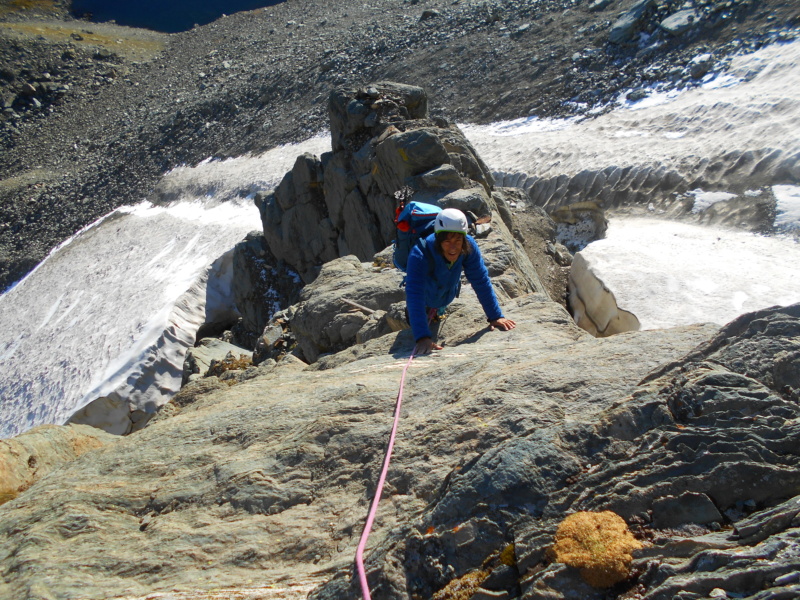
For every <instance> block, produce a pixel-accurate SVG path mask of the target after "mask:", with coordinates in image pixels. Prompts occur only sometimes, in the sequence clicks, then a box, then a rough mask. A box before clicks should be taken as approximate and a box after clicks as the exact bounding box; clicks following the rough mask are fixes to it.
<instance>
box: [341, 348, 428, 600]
mask: <svg viewBox="0 0 800 600" xmlns="http://www.w3.org/2000/svg"><path fill="white" fill-rule="evenodd" d="M416 352H417V348H416V347H414V350H413V351H412V352H411V356H409V357H408V362H407V363H406V366H405V367H403V375H402V376H401V377H400V391H398V392H397V404H396V405H395V408H394V425H392V433H391V435H390V436H389V446H388V448H386V456H385V457H384V458H383V469H382V470H381V476H380V478H379V479H378V488H377V490H376V491H375V497H374V498H373V499H372V506H370V509H369V514H368V515H367V522H366V524H365V525H364V531H363V532H361V540H360V541H359V542H358V549H357V550H356V567H357V568H358V579H359V581H360V583H361V593H362V594H363V598H364V600H371V596H370V595H369V584H367V573H366V571H365V570H364V548H366V546H367V538H369V534H370V532H371V531H372V523H373V521H374V520H375V514H376V513H377V512H378V502H380V501H381V492H383V484H384V483H385V482H386V473H387V472H388V471H389V461H390V460H391V458H392V448H393V447H394V438H395V436H396V435H397V424H398V423H399V422H400V407H401V406H402V405H403V388H404V387H405V385H406V372H407V371H408V367H410V366H411V361H412V360H414V354H415V353H416Z"/></svg>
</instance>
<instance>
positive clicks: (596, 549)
mask: <svg viewBox="0 0 800 600" xmlns="http://www.w3.org/2000/svg"><path fill="white" fill-rule="evenodd" d="M641 547H642V543H641V542H640V541H638V540H637V539H636V538H634V537H633V534H632V533H631V532H630V530H629V529H628V525H627V524H626V523H625V521H624V520H623V519H622V517H620V516H619V515H617V514H615V513H613V512H611V511H603V512H586V511H582V512H577V513H573V514H571V515H569V516H568V517H567V518H566V519H564V520H563V521H562V522H561V524H560V525H559V526H558V531H557V532H556V536H555V543H554V544H553V547H552V548H551V553H550V554H551V557H552V559H553V560H554V561H556V562H562V563H565V564H567V565H569V566H571V567H576V568H578V569H580V571H581V576H582V577H583V578H584V580H585V581H586V583H588V584H589V585H592V586H595V587H599V588H607V587H611V586H612V585H614V584H616V583H619V582H620V581H623V580H625V579H626V578H627V577H628V575H629V574H630V566H631V562H632V560H633V557H632V556H631V552H632V551H633V550H638V549H639V548H641Z"/></svg>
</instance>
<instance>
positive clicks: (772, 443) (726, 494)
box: [312, 305, 800, 600]
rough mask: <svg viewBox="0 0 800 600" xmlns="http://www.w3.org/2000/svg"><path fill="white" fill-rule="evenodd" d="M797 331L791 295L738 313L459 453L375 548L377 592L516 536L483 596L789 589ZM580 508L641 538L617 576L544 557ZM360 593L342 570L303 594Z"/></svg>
mask: <svg viewBox="0 0 800 600" xmlns="http://www.w3.org/2000/svg"><path fill="white" fill-rule="evenodd" d="M799 328H800V305H794V306H791V307H788V308H785V309H781V308H775V309H770V310H764V311H759V312H757V313H753V314H750V315H745V316H743V317H741V318H739V319H737V320H736V321H734V322H733V323H731V324H730V325H728V326H726V327H724V328H723V329H722V330H721V331H720V332H719V333H718V334H717V335H716V336H714V337H713V338H712V339H711V340H709V341H708V342H706V343H704V344H702V345H701V346H699V347H698V348H697V349H696V350H694V351H693V352H691V353H689V354H688V355H687V356H685V357H683V358H682V359H681V360H680V361H675V362H673V363H671V364H669V365H666V366H665V367H662V368H661V369H658V370H656V371H654V372H653V373H651V374H650V375H649V376H647V377H646V378H644V379H643V380H642V382H641V383H640V384H639V386H638V387H636V388H635V389H633V390H631V392H632V393H630V394H629V395H627V396H626V397H625V398H620V400H619V401H617V402H615V403H612V405H611V406H609V407H608V408H607V409H605V410H604V411H601V412H600V413H599V414H597V415H595V416H593V417H592V418H590V419H587V420H582V422H579V421H577V420H576V421H575V422H573V423H569V424H567V423H565V424H562V425H559V426H557V427H555V428H551V429H549V430H548V431H546V432H545V431H543V430H537V431H535V432H531V433H529V434H525V435H520V436H512V437H511V438H510V439H508V440H507V441H506V442H503V443H501V444H499V445H498V446H496V447H494V448H493V449H492V450H489V451H488V452H485V453H482V454H481V455H479V456H476V457H474V458H472V459H471V460H470V459H465V460H464V461H463V462H462V466H461V468H460V469H457V470H456V471H454V472H453V473H452V474H451V476H450V477H449V479H448V481H447V482H445V484H444V485H443V487H442V489H441V490H440V491H439V492H438V494H437V496H436V497H435V498H434V499H432V500H431V501H430V503H429V504H428V505H427V507H426V508H425V510H423V511H422V512H421V514H420V516H418V517H417V518H416V519H414V521H413V523H411V524H410V525H409V526H408V527H406V528H403V529H401V530H398V531H396V532H393V533H392V534H390V535H389V536H388V537H387V538H386V539H384V540H383V542H382V543H381V544H380V546H379V547H378V548H376V550H375V551H374V553H373V555H372V560H371V561H370V562H369V565H370V583H371V585H372V586H373V589H375V590H381V591H382V592H384V597H387V598H408V597H413V596H414V595H415V594H421V595H423V596H425V595H427V594H430V593H431V592H432V591H435V590H436V589H438V588H440V587H443V586H444V584H445V583H446V582H447V581H449V580H452V579H454V578H457V577H461V576H463V575H464V574H465V573H468V572H471V571H477V570H478V569H481V568H482V566H483V565H485V564H486V563H485V562H484V561H487V559H488V558H489V557H490V556H491V555H492V554H493V553H496V552H498V551H499V550H500V549H502V548H503V547H504V546H505V545H506V544H509V543H513V545H514V552H515V557H516V560H515V562H514V573H515V577H513V578H511V580H509V579H506V580H505V581H506V583H505V584H504V585H501V586H493V585H490V584H487V587H488V588H489V594H492V593H494V594H499V595H498V596H497V597H503V598H514V597H520V598H524V599H530V600H533V599H535V598H542V597H547V598H564V599H566V598H577V597H580V598H584V599H597V600H600V599H601V598H607V597H608V594H609V593H611V594H612V597H619V596H625V595H626V594H633V593H635V594H636V595H637V596H636V597H640V598H647V599H648V600H650V599H667V598H674V597H675V596H676V594H678V595H680V594H683V595H681V596H680V597H709V596H711V597H756V596H753V594H756V593H758V596H757V597H760V598H761V597H763V598H784V597H792V596H793V595H795V594H796V592H797V583H798V580H797V578H796V572H797V569H798V567H799V566H800V553H798V549H797V544H796V543H795V542H794V541H793V540H795V539H796V537H797V535H798V534H800V523H798V521H797V515H798V501H797V499H798V498H799V497H800V496H799V495H798V494H800V477H799V476H798V472H800V471H798V466H800V452H798V444H797V441H798V434H799V433H800V431H799V430H798V427H797V423H798V421H799V420H800V405H798V399H800V396H799V395H798V390H797V389H796V388H793V387H791V386H784V385H782V382H783V381H784V380H783V379H780V383H778V384H777V385H776V380H775V376H776V373H778V372H780V373H783V372H784V370H783V369H782V368H781V367H780V366H779V365H782V364H785V363H787V362H791V363H792V364H795V365H796V360H797V356H798V351H800V346H798V342H797V335H798V333H800V329H799ZM638 335H641V334H638ZM629 336H630V334H629ZM623 337H626V336H617V338H618V339H619V338H623ZM628 339H629V340H631V341H632V340H633V339H636V337H635V336H630V337H628ZM780 377H782V375H781V376H780ZM579 511H592V512H602V511H611V512H613V513H615V514H617V515H619V516H621V517H622V518H623V519H625V521H626V522H627V523H629V524H631V525H633V526H634V529H635V531H636V532H637V536H638V537H639V539H640V540H643V541H645V547H644V548H642V549H641V550H634V552H633V564H632V573H633V574H632V576H631V577H630V579H628V581H627V582H625V583H624V584H618V585H617V586H616V587H615V588H613V589H612V590H607V589H604V588H603V587H602V586H598V585H597V584H595V585H596V586H597V587H595V586H592V585H590V584H588V583H586V581H585V580H584V579H583V577H582V576H581V572H580V570H579V569H577V568H574V567H570V566H568V565H565V564H562V563H560V562H558V561H557V560H555V561H554V559H553V556H552V555H551V554H549V553H548V551H549V549H550V547H551V546H552V544H553V541H554V536H555V533H556V529H557V526H558V525H559V523H560V522H561V520H562V519H563V518H564V515H567V514H570V513H572V512H579ZM477 547H482V548H483V550H482V551H476V548H477ZM487 581H490V580H489V579H487ZM356 591H357V583H355V582H353V580H352V579H350V577H349V575H348V574H347V573H341V575H340V577H339V578H338V579H336V580H334V581H333V582H331V583H330V584H329V585H327V586H326V587H324V588H323V589H321V590H319V591H318V592H317V593H315V594H313V595H312V597H313V598H320V599H321V598H345V597H348V594H353V593H355V592H356ZM686 594H692V595H691V596H685V595H686ZM492 597H494V596H492ZM625 597H628V596H625Z"/></svg>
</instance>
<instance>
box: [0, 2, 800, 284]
mask: <svg viewBox="0 0 800 600" xmlns="http://www.w3.org/2000/svg"><path fill="white" fill-rule="evenodd" d="M8 5H10V3H4V4H0V9H2V10H0V65H2V66H0V102H2V104H3V106H2V109H3V110H2V112H0V144H2V148H3V151H2V153H0V290H2V289H6V288H7V287H8V286H10V285H11V284H13V282H15V281H17V280H18V279H20V278H21V277H22V276H24V275H25V274H26V273H27V272H28V271H30V270H31V269H32V268H33V267H34V266H35V265H36V264H37V263H38V262H39V261H41V260H42V258H44V257H45V256H46V254H47V253H48V252H49V251H50V250H51V249H52V248H53V247H54V246H56V245H57V244H58V243H60V242H61V241H63V240H64V239H65V238H67V237H69V236H70V235H72V234H73V233H74V232H75V231H77V230H79V229H80V228H81V227H83V226H85V225H87V224H88V223H91V222H92V221H94V220H95V219H97V218H99V217H100V216H102V215H104V214H106V213H107V212H109V211H111V210H113V209H114V208H116V207H118V206H120V205H123V204H130V203H134V202H137V201H139V200H141V199H143V198H145V197H147V196H148V195H149V194H150V193H151V192H152V189H153V187H154V185H155V184H156V182H157V181H158V180H159V178H160V177H161V176H162V175H163V174H164V173H165V172H166V171H168V170H170V169H171V168H173V167H175V166H178V165H181V164H196V163H198V162H199V161H201V160H204V159H206V158H208V157H217V158H225V157H230V156H239V155H242V154H245V153H258V152H262V151H264V150H267V149H269V148H272V147H274V146H276V145H280V144H283V143H287V142H290V141H299V140H301V139H305V138H307V137H309V136H310V135H312V134H314V133H316V132H318V131H320V130H323V129H326V128H327V97H328V94H329V93H330V91H331V90H333V89H334V88H336V87H339V86H344V85H347V86H351V85H364V84H367V83H369V82H371V81H377V80H395V81H400V82H404V83H413V84H416V85H422V86H423V87H424V88H426V90H427V92H428V95H429V97H430V98H431V105H432V113H434V114H435V115H438V116H442V117H444V118H447V119H450V120H455V121H457V122H472V123H485V122H491V121H496V120H504V119H514V118H520V117H527V116H531V115H535V116H539V117H561V116H569V115H578V114H590V113H591V114H598V113H601V112H603V111H604V110H607V106H608V104H609V102H611V101H612V100H614V99H617V98H619V97H620V96H621V95H624V94H628V93H631V94H633V95H634V97H636V96H639V97H641V96H642V95H646V94H648V93H650V91H649V90H650V89H651V88H653V87H654V86H655V87H660V88H662V89H663V88H685V87H691V86H694V85H697V84H698V83H699V82H700V81H701V80H702V78H703V77H706V76H708V75H709V74H713V73H717V72H722V71H724V69H725V67H726V64H727V62H728V60H729V58H730V57H731V56H733V55H735V54H737V53H742V52H747V51H752V50H755V49H757V48H759V47H762V46H764V45H766V44H771V43H776V42H780V41H782V40H789V39H793V38H794V37H796V35H797V32H798V25H800V6H798V5H797V3H796V2H794V1H793V0H761V1H759V0H741V1H738V0H697V1H696V2H695V8H694V19H693V21H692V23H691V25H690V26H689V27H688V28H686V29H685V30H683V32H682V33H680V34H679V35H673V34H670V33H668V32H666V31H665V30H664V29H662V28H661V26H660V25H659V24H660V23H661V22H662V21H663V20H664V19H666V18H667V17H668V16H670V15H674V14H675V13H678V12H679V11H680V9H681V8H682V7H683V6H684V2H683V0H680V1H677V0H651V1H650V2H646V6H647V7H646V9H645V10H644V12H643V14H642V16H641V18H640V19H639V21H638V22H637V24H636V27H635V29H634V30H633V32H632V33H631V35H630V37H629V38H627V39H626V40H625V41H624V42H623V43H618V44H612V43H611V42H609V35H610V33H611V32H612V30H614V31H616V26H617V24H618V19H619V18H620V16H621V15H624V14H626V13H628V11H629V10H630V8H631V5H632V3H630V2H620V1H617V2H611V3H608V2H606V1H605V0H595V1H594V2H587V1H579V2H577V3H575V2H571V1H567V0H540V1H538V2H529V1H522V0H509V1H487V0H425V1H417V0H407V1H405V2H399V1H397V0H366V1H359V2H347V1H345V0H327V1H326V2H325V3H320V2H313V1H311V0H287V1H286V2H284V3H282V4H279V5H276V6H272V7H267V8H264V9H258V10H254V11H249V12H245V13H237V14H234V15H230V16H226V17H223V18H221V19H219V20H218V21H215V22H213V23H210V24H208V25H205V26H202V27H195V28H194V29H192V30H191V31H187V32H183V33H178V34H162V33H157V32H151V31H147V30H142V29H132V28H125V27H119V26H116V25H114V24H111V23H90V22H87V21H80V20H74V19H72V18H71V17H69V15H68V12H67V10H66V5H65V2H56V3H55V4H54V7H52V8H51V9H50V10H39V11H34V10H32V9H28V10H25V11H21V12H20V11H16V12H14V11H9V9H8ZM38 5H39V4H37V6H38Z"/></svg>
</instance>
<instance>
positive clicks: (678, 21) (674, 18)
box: [659, 8, 699, 36]
mask: <svg viewBox="0 0 800 600" xmlns="http://www.w3.org/2000/svg"><path fill="white" fill-rule="evenodd" d="M698 21H699V15H698V14H697V13H696V12H695V10H694V9H691V8H690V9H684V10H679V11H678V12H676V13H673V14H671V15H670V16H668V17H667V18H666V19H664V20H663V21H661V23H659V27H661V29H663V30H664V31H666V32H667V33H669V34H672V35H676V36H677V35H680V34H682V33H684V32H686V31H688V30H689V29H690V28H691V27H692V26H694V25H695V24H696V23H697V22H698Z"/></svg>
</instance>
